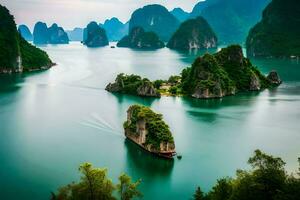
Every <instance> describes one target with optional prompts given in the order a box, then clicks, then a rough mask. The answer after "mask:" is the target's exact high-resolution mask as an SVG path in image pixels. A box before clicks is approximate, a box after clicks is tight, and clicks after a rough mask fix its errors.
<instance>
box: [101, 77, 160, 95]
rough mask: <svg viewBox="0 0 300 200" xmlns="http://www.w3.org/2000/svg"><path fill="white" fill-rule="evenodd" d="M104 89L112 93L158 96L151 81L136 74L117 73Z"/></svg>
mask: <svg viewBox="0 0 300 200" xmlns="http://www.w3.org/2000/svg"><path fill="white" fill-rule="evenodd" d="M105 90H107V91H109V92H112V93H123V94H131V95H137V96H143V97H160V93H159V92H158V91H157V90H156V88H155V87H154V85H153V83H152V82H151V81H149V80H148V79H142V78H141V77H140V76H137V75H125V74H119V75H118V76H117V78H116V80H115V82H114V83H109V84H108V85H107V86H106V88H105Z"/></svg>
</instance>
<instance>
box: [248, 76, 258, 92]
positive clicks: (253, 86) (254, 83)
mask: <svg viewBox="0 0 300 200" xmlns="http://www.w3.org/2000/svg"><path fill="white" fill-rule="evenodd" d="M260 89H261V85H260V80H259V78H258V76H257V75H256V74H254V73H253V74H252V75H251V76H250V86H249V90H250V91H259V90H260Z"/></svg>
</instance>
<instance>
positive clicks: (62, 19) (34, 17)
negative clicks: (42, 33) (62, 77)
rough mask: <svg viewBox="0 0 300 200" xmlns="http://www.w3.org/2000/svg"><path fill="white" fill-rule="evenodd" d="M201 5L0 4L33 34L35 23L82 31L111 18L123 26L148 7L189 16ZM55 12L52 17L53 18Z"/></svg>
mask: <svg viewBox="0 0 300 200" xmlns="http://www.w3.org/2000/svg"><path fill="white" fill-rule="evenodd" d="M200 1H201V0H187V1H180V0H174V1H163V0H151V1H148V0H143V1H136V0H118V2H120V3H116V1H114V2H110V1H107V0H104V1H100V0H86V1H84V0H75V1H72V2H71V1H70V0H61V1H58V0H54V1H53V0H52V1H50V0H40V1H37V0H19V1H11V0H1V4H2V5H4V6H6V7H7V8H8V9H9V10H10V11H11V14H12V15H14V17H15V20H16V23H17V25H21V24H25V25H26V26H28V27H29V29H30V30H31V31H32V30H33V28H34V25H35V23H36V22H39V21H41V22H45V23H47V25H48V26H51V25H52V24H53V23H57V24H58V25H59V26H62V27H63V28H64V29H65V30H73V29H74V28H77V27H78V28H84V27H86V25H87V24H88V23H89V22H91V21H95V22H97V23H104V22H105V20H107V19H111V18H113V17H116V18H118V19H119V20H120V21H121V22H122V23H124V24H125V23H126V22H128V21H129V19H130V17H131V14H132V13H133V12H134V11H135V10H136V9H138V8H141V7H143V6H146V5H149V4H160V5H163V6H165V7H166V8H167V9H168V10H169V11H171V10H173V9H174V8H178V7H180V8H182V9H183V10H184V11H186V12H191V11H192V9H193V7H194V6H195V5H196V4H197V3H198V2H200ZM121 2H126V3H121ZM54 12H55V14H53V13H54ZM74 13H76V15H74Z"/></svg>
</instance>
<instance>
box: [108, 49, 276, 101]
mask: <svg viewBox="0 0 300 200" xmlns="http://www.w3.org/2000/svg"><path fill="white" fill-rule="evenodd" d="M280 84H281V80H280V78H279V76H278V74H277V73H276V72H275V71H272V72H270V74H269V75H268V76H267V77H266V76H265V75H263V74H262V73H261V72H260V71H259V70H258V69H257V68H256V67H255V66H253V65H252V63H251V62H250V60H249V59H247V58H245V57H244V55H243V51H242V48H241V47H240V46H239V45H232V46H229V47H227V48H223V49H222V50H221V51H220V52H218V53H215V54H213V55H210V54H205V55H204V56H201V57H198V58H197V59H196V60H195V61H194V63H193V64H192V66H191V67H188V68H186V69H184V70H182V72H181V75H180V76H171V77H170V78H169V80H156V81H154V82H151V81H149V80H148V79H142V78H141V77H139V76H136V75H130V76H127V75H124V74H120V75H119V76H118V77H117V79H116V82H115V83H113V84H109V85H108V86H107V87H106V89H107V90H108V91H110V92H120V93H124V94H131V95H139V96H160V95H166V96H169V95H170V96H181V95H187V96H192V97H194V98H221V97H224V96H228V95H234V94H236V93H238V92H246V91H260V90H262V89H266V88H271V87H275V86H278V85H280ZM145 85H146V86H147V87H144V89H143V90H141V88H142V87H141V86H145ZM145 88H146V89H145ZM140 91H147V92H140ZM150 94H151V95H150Z"/></svg>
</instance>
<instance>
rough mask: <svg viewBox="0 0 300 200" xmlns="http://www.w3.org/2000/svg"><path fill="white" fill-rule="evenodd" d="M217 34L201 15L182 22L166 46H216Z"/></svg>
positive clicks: (198, 47)
mask: <svg viewBox="0 0 300 200" xmlns="http://www.w3.org/2000/svg"><path fill="white" fill-rule="evenodd" d="M217 42H218V39H217V36H216V35H215V33H214V31H213V30H212V28H211V27H210V25H209V24H208V23H207V21H206V20H205V19H204V18H203V17H197V18H196V19H189V20H187V21H185V22H183V23H182V24H181V25H180V27H179V28H178V30H177V31H176V32H175V33H174V35H173V36H172V38H171V39H170V41H169V42H168V45H167V47H168V48H171V49H178V50H189V49H208V48H216V47H217Z"/></svg>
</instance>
